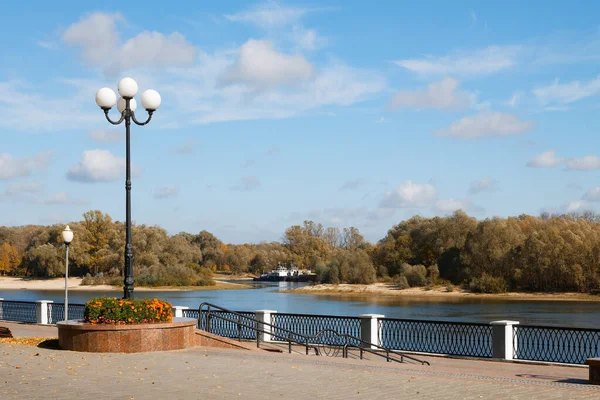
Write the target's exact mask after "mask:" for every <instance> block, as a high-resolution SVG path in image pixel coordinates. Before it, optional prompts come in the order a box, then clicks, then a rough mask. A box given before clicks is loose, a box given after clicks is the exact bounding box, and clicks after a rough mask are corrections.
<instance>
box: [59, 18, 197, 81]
mask: <svg viewBox="0 0 600 400" xmlns="http://www.w3.org/2000/svg"><path fill="white" fill-rule="evenodd" d="M124 21H125V19H124V18H123V17H122V16H121V15H120V14H118V13H117V14H106V13H101V12H94V13H90V14H86V15H85V16H84V17H82V18H81V19H80V20H79V21H78V22H76V23H74V24H73V25H71V26H69V27H68V28H67V29H66V31H65V32H64V34H63V36H62V39H63V41H64V42H65V43H67V44H68V45H71V46H77V47H79V48H81V50H82V58H83V59H84V60H85V61H86V62H88V63H90V64H93V65H96V66H103V67H104V68H105V70H106V72H108V73H111V74H116V73H119V72H120V71H122V70H125V69H129V68H135V67H149V68H164V67H169V66H182V65H190V64H191V63H192V62H193V61H194V60H195V56H196V48H195V47H194V46H192V45H191V44H190V43H189V42H188V41H187V40H186V39H185V37H184V36H183V35H182V34H180V33H178V32H173V33H171V34H170V35H164V34H162V33H160V32H149V31H144V32H141V33H140V34H138V35H137V36H135V37H133V38H130V39H128V40H127V41H125V42H124V43H123V42H121V38H120V36H119V33H118V30H117V25H118V23H120V22H124Z"/></svg>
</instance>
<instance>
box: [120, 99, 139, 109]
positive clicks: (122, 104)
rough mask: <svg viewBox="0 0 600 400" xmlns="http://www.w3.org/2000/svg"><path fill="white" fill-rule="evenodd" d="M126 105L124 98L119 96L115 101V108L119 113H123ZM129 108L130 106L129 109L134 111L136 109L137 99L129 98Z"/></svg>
mask: <svg viewBox="0 0 600 400" xmlns="http://www.w3.org/2000/svg"><path fill="white" fill-rule="evenodd" d="M126 105H127V104H126V100H125V99H124V98H122V97H121V98H120V99H119V101H117V110H119V112H120V113H123V110H125V106H126ZM129 108H131V111H134V112H135V110H136V109H137V101H135V99H131V100H129Z"/></svg>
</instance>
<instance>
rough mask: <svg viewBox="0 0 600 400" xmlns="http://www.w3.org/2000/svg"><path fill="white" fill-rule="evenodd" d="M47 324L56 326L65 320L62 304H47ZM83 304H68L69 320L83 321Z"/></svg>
mask: <svg viewBox="0 0 600 400" xmlns="http://www.w3.org/2000/svg"><path fill="white" fill-rule="evenodd" d="M47 306H48V323H49V324H56V323H57V322H59V321H64V320H65V305H64V303H48V304H47ZM84 310H85V304H69V319H83V311H84Z"/></svg>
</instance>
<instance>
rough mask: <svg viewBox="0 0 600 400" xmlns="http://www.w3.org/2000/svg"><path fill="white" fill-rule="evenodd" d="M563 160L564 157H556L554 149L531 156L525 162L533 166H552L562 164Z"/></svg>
mask: <svg viewBox="0 0 600 400" xmlns="http://www.w3.org/2000/svg"><path fill="white" fill-rule="evenodd" d="M564 161H565V159H564V158H561V157H556V152H555V151H554V150H550V151H546V152H544V153H541V154H538V155H537V156H535V157H533V158H532V159H531V160H529V161H528V162H527V166H528V167H534V168H552V167H556V166H558V165H560V164H562V163H563V162H564Z"/></svg>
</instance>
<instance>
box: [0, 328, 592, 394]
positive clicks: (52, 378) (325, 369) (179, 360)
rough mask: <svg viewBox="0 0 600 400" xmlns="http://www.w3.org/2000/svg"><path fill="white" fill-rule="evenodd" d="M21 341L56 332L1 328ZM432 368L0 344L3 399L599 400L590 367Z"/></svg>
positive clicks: (464, 363) (230, 353) (450, 363)
mask: <svg viewBox="0 0 600 400" xmlns="http://www.w3.org/2000/svg"><path fill="white" fill-rule="evenodd" d="M2 325H3V326H9V328H10V329H11V331H13V334H15V336H17V337H18V336H56V328H53V327H44V326H35V325H24V324H11V323H4V322H3V323H2ZM426 359H427V360H428V361H429V362H430V363H431V366H422V365H420V364H411V363H405V364H398V363H387V362H385V360H383V359H379V358H377V359H375V360H357V359H341V358H327V357H317V356H304V355H296V354H291V355H290V354H286V353H283V354H278V353H268V352H261V351H241V350H226V349H213V348H196V349H191V350H182V351H174V352H162V353H142V354H94V353H76V352H69V351H59V350H48V349H41V348H37V347H28V346H20V345H6V344H0V399H48V400H50V399H65V398H77V399H94V400H100V399H162V398H168V400H176V399H184V398H187V399H196V398H203V399H233V398H237V399H240V398H242V399H258V398H261V399H271V398H281V399H399V398H407V399H527V400H531V399H600V386H591V385H588V384H587V374H588V370H587V368H583V367H564V366H544V365H529V364H520V363H504V362H493V361H470V360H462V359H448V358H437V357H428V358H426Z"/></svg>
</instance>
